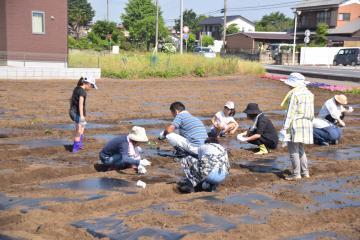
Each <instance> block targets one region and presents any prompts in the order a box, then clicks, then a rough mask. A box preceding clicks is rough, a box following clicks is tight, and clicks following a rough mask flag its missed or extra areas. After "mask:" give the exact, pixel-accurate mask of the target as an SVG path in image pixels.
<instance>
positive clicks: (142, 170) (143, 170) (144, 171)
mask: <svg viewBox="0 0 360 240" xmlns="http://www.w3.org/2000/svg"><path fill="white" fill-rule="evenodd" d="M137 170H138V174H145V173H146V172H147V171H146V169H145V167H144V166H142V165H139V166H138V168H137Z"/></svg>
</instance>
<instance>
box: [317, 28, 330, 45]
mask: <svg viewBox="0 0 360 240" xmlns="http://www.w3.org/2000/svg"><path fill="white" fill-rule="evenodd" d="M328 29H329V26H328V25H327V24H326V23H319V24H318V25H317V27H316V36H315V44H316V45H317V46H321V47H325V46H326V45H327V34H328Z"/></svg>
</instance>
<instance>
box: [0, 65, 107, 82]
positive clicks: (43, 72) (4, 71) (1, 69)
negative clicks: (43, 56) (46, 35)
mask: <svg viewBox="0 0 360 240" xmlns="http://www.w3.org/2000/svg"><path fill="white" fill-rule="evenodd" d="M81 76H88V77H94V78H96V79H98V78H100V77H101V69H100V68H58V67H54V68H51V67H8V66H0V79H24V80H30V79H44V80H49V79H79V78H80V77H81Z"/></svg>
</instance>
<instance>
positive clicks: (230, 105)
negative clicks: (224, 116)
mask: <svg viewBox="0 0 360 240" xmlns="http://www.w3.org/2000/svg"><path fill="white" fill-rule="evenodd" d="M224 107H227V108H228V109H230V110H232V109H235V103H234V102H232V101H227V102H226V103H225V105H224Z"/></svg>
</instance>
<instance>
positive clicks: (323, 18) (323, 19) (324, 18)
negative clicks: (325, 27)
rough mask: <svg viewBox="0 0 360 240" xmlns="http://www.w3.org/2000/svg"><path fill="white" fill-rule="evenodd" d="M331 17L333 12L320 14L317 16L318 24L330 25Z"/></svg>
mask: <svg viewBox="0 0 360 240" xmlns="http://www.w3.org/2000/svg"><path fill="white" fill-rule="evenodd" d="M330 17H331V12H318V13H317V14H316V22H317V23H327V24H328V23H329V21H330Z"/></svg>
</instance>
